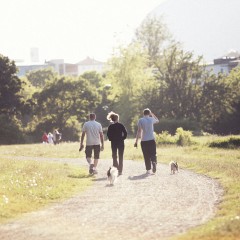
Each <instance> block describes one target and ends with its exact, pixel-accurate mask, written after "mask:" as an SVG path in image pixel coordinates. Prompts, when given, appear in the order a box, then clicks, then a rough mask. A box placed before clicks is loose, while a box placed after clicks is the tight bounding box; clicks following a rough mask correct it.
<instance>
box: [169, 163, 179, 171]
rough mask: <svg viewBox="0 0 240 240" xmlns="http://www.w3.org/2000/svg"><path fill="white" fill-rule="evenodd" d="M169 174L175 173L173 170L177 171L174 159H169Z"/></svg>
mask: <svg viewBox="0 0 240 240" xmlns="http://www.w3.org/2000/svg"><path fill="white" fill-rule="evenodd" d="M169 166H170V169H171V174H175V172H178V163H177V162H176V161H171V162H170V163H169Z"/></svg>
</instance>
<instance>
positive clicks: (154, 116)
mask: <svg viewBox="0 0 240 240" xmlns="http://www.w3.org/2000/svg"><path fill="white" fill-rule="evenodd" d="M150 114H151V117H153V118H154V119H155V120H156V122H155V123H159V120H158V118H157V117H156V115H155V114H154V113H153V112H151V113H150Z"/></svg>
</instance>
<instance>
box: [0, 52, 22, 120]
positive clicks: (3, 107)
mask: <svg viewBox="0 0 240 240" xmlns="http://www.w3.org/2000/svg"><path fill="white" fill-rule="evenodd" d="M16 73H17V68H16V65H15V63H14V62H13V61H10V60H9V58H8V57H5V56H3V55H1V54H0V114H1V113H4V114H10V115H14V114H16V113H17V112H20V111H21V107H22V102H21V95H20V91H21V89H22V82H21V80H20V79H19V78H18V77H17V75H16Z"/></svg>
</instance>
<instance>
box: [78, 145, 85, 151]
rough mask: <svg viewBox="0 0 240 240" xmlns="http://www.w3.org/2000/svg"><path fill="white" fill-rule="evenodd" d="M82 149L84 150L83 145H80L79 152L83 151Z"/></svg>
mask: <svg viewBox="0 0 240 240" xmlns="http://www.w3.org/2000/svg"><path fill="white" fill-rule="evenodd" d="M83 148H84V145H83V144H82V145H81V146H80V148H79V152H81V151H82V150H83Z"/></svg>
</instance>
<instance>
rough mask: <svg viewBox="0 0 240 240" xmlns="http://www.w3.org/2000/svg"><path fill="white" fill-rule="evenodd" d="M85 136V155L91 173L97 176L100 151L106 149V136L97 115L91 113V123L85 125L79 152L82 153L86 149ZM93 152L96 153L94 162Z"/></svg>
mask: <svg viewBox="0 0 240 240" xmlns="http://www.w3.org/2000/svg"><path fill="white" fill-rule="evenodd" d="M85 135H86V148H85V154H86V159H87V162H88V163H89V165H90V167H89V173H90V174H96V173H97V165H98V160H99V155H100V151H103V149H104V136H103V130H102V125H101V124H100V123H99V122H97V121H96V115H95V113H90V114H89V121H88V122H85V123H84V124H83V128H82V136H81V141H80V148H79V151H81V150H82V149H83V148H84V145H83V141H84V137H85ZM100 144H101V146H100ZM92 152H94V160H93V159H92Z"/></svg>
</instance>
